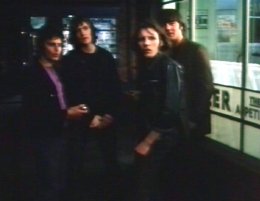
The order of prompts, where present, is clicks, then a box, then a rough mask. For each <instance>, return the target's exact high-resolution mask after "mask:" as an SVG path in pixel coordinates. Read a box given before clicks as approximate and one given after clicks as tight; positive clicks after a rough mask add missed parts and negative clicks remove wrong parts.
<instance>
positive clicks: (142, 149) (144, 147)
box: [135, 140, 152, 156]
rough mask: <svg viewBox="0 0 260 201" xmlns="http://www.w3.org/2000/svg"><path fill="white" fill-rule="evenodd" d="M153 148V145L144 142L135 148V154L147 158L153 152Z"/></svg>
mask: <svg viewBox="0 0 260 201" xmlns="http://www.w3.org/2000/svg"><path fill="white" fill-rule="evenodd" d="M151 146H152V145H151V144H149V143H148V142H146V141H145V140H144V141H142V142H140V143H139V144H138V145H137V146H136V147H135V152H136V153H138V154H140V155H142V156H147V155H148V154H149V152H150V150H151Z"/></svg>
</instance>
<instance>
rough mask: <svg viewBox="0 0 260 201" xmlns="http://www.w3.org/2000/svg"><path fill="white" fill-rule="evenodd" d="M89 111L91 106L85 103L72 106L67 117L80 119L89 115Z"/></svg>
mask: <svg viewBox="0 0 260 201" xmlns="http://www.w3.org/2000/svg"><path fill="white" fill-rule="evenodd" d="M88 113H89V108H88V107H87V106H86V105H84V104H80V105H76V106H72V107H69V108H68V109H67V119H69V120H78V119H81V118H82V117H83V116H85V115H87V114H88Z"/></svg>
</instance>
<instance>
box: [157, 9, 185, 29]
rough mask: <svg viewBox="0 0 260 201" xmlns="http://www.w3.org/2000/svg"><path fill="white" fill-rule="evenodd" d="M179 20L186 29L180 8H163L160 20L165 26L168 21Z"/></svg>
mask: <svg viewBox="0 0 260 201" xmlns="http://www.w3.org/2000/svg"><path fill="white" fill-rule="evenodd" d="M174 21H176V22H179V23H180V25H181V26H182V27H183V30H186V25H185V23H184V21H183V18H182V16H181V14H180V13H179V11H178V10H175V9H162V10H161V11H160V13H159V17H158V22H159V23H160V25H162V26H164V25H165V24H166V23H168V22H174Z"/></svg>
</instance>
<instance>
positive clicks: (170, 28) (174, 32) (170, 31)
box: [164, 21, 183, 43]
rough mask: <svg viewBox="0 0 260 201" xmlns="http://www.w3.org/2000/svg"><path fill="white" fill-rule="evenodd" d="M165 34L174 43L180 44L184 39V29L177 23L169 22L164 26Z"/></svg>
mask: <svg viewBox="0 0 260 201" xmlns="http://www.w3.org/2000/svg"><path fill="white" fill-rule="evenodd" d="M164 29H165V32H166V34H167V36H168V37H169V39H170V40H171V41H172V42H173V43H179V42H180V41H181V40H182V38H183V33H182V29H183V27H182V26H181V25H180V23H179V22H177V21H172V22H167V23H166V24H165V25H164Z"/></svg>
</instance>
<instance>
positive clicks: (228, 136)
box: [208, 115, 240, 150]
mask: <svg viewBox="0 0 260 201" xmlns="http://www.w3.org/2000/svg"><path fill="white" fill-rule="evenodd" d="M211 119H212V132H211V134H210V135H208V137H209V138H211V139H213V140H216V141H218V142H220V143H223V144H225V145H227V146H230V147H232V148H234V149H238V150H239V149H240V123H239V122H235V121H232V120H229V119H226V118H223V117H219V116H217V115H211Z"/></svg>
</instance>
